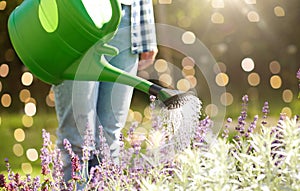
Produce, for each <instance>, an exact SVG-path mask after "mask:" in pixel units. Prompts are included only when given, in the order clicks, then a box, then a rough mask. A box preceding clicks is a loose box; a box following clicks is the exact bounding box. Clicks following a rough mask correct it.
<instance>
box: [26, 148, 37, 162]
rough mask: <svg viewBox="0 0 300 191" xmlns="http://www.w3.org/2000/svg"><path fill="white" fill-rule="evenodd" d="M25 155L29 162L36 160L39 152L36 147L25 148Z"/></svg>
mask: <svg viewBox="0 0 300 191" xmlns="http://www.w3.org/2000/svg"><path fill="white" fill-rule="evenodd" d="M26 157H27V158H28V160H30V161H31V162H34V161H36V160H38V158H39V154H38V152H37V150H36V149H34V148H30V149H27V151H26Z"/></svg>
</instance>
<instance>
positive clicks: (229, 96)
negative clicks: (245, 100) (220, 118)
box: [220, 92, 233, 106]
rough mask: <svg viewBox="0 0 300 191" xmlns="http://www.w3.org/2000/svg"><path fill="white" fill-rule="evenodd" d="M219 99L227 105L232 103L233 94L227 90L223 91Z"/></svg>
mask: <svg viewBox="0 0 300 191" xmlns="http://www.w3.org/2000/svg"><path fill="white" fill-rule="evenodd" d="M220 101H221V103H222V104H223V105H225V106H229V105H231V104H232V103H233V96H232V94H231V93H229V92H225V93H223V94H222V95H221V97H220Z"/></svg>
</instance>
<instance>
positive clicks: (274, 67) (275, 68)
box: [269, 60, 281, 74]
mask: <svg viewBox="0 0 300 191" xmlns="http://www.w3.org/2000/svg"><path fill="white" fill-rule="evenodd" d="M269 69H270V71H271V73H272V74H279V73H280V70H281V67H280V63H279V62H278V61H276V60H274V61H272V62H271V63H270V65H269Z"/></svg>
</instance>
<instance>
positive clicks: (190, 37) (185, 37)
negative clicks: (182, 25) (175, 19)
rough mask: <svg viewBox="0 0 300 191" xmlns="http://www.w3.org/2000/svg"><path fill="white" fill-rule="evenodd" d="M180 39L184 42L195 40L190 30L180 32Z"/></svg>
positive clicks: (191, 42) (189, 42)
mask: <svg viewBox="0 0 300 191" xmlns="http://www.w3.org/2000/svg"><path fill="white" fill-rule="evenodd" d="M181 40H182V41H183V43H184V44H194V42H195V41H196V36H195V34H194V33H193V32H191V31H186V32H184V33H183V34H182V37H181Z"/></svg>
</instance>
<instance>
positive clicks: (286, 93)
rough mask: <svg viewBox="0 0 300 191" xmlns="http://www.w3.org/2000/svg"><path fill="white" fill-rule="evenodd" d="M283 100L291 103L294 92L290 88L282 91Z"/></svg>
mask: <svg viewBox="0 0 300 191" xmlns="http://www.w3.org/2000/svg"><path fill="white" fill-rule="evenodd" d="M282 100H283V101H284V102H285V103H291V102H292V101H293V92H292V90H290V89H286V90H284V91H283V92H282Z"/></svg>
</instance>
